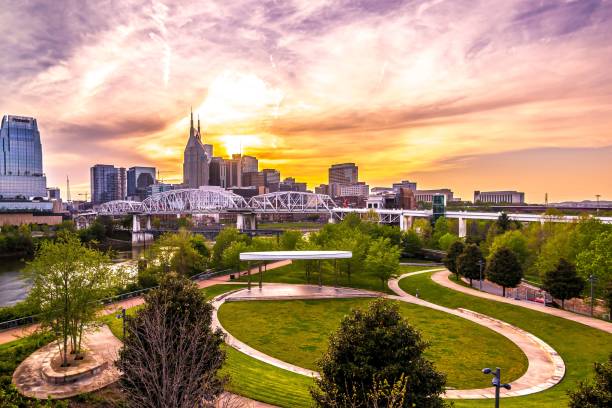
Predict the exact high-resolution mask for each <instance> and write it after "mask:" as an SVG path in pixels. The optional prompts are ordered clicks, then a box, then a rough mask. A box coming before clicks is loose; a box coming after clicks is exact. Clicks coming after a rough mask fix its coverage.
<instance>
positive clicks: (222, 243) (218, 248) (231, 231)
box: [211, 228, 249, 268]
mask: <svg viewBox="0 0 612 408" xmlns="http://www.w3.org/2000/svg"><path fill="white" fill-rule="evenodd" d="M234 241H241V242H244V243H247V244H248V242H249V237H248V236H246V235H245V234H241V233H240V232H239V231H238V230H237V229H236V228H224V229H222V230H221V232H220V233H219V235H217V239H216V240H215V245H214V246H213V250H212V259H211V263H212V265H213V267H215V268H221V267H222V265H221V262H222V260H221V258H222V256H223V251H225V249H226V248H227V247H229V246H230V245H231V244H232V242H234Z"/></svg>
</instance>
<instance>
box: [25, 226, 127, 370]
mask: <svg viewBox="0 0 612 408" xmlns="http://www.w3.org/2000/svg"><path fill="white" fill-rule="evenodd" d="M27 272H28V274H29V276H30V278H31V279H32V290H31V291H30V294H29V297H28V301H29V302H31V303H32V304H33V305H34V307H35V308H36V309H38V310H40V314H39V319H40V322H41V324H42V326H43V327H44V328H49V329H51V333H53V335H54V336H56V341H57V342H58V345H59V349H60V354H61V359H62V362H63V363H62V365H63V366H67V365H68V355H69V354H70V353H73V354H74V356H75V358H77V359H78V358H80V357H81V356H80V354H81V339H82V335H83V332H84V331H85V330H86V329H87V328H88V327H90V326H92V325H94V323H95V321H96V312H97V311H98V310H99V309H100V307H101V304H100V302H98V300H100V299H102V298H104V297H106V296H109V295H111V294H112V292H113V291H114V290H115V289H116V288H117V287H119V286H120V285H121V284H122V283H123V282H122V281H121V274H122V271H120V270H118V269H116V268H111V261H110V259H109V257H108V256H107V255H105V254H103V253H101V252H99V251H97V250H94V249H90V248H87V247H85V246H83V245H82V244H81V242H80V241H79V239H78V238H77V237H76V236H75V235H74V234H70V233H62V234H60V235H59V236H58V237H57V239H56V240H55V241H43V242H42V243H41V245H40V248H39V249H38V252H37V253H36V257H35V258H34V260H33V261H32V262H29V263H28V265H27Z"/></svg>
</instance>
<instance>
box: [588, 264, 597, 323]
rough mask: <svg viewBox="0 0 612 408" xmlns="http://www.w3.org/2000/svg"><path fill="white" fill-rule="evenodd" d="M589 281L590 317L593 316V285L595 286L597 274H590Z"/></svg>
mask: <svg viewBox="0 0 612 408" xmlns="http://www.w3.org/2000/svg"><path fill="white" fill-rule="evenodd" d="M589 282H590V283H591V317H593V306H594V305H595V294H594V290H593V287H594V286H595V282H597V276H595V275H593V274H590V275H589Z"/></svg>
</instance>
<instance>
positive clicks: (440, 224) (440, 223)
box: [431, 217, 450, 247]
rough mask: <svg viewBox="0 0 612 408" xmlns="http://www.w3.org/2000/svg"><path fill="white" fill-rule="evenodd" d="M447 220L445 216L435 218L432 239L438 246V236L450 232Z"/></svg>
mask: <svg viewBox="0 0 612 408" xmlns="http://www.w3.org/2000/svg"><path fill="white" fill-rule="evenodd" d="M448 224H449V223H448V220H447V219H446V217H440V218H438V219H437V220H436V224H435V225H434V229H433V236H432V239H431V240H432V241H433V244H434V246H436V247H439V246H440V238H441V237H443V236H444V235H446V234H448V233H450V226H449V225H448Z"/></svg>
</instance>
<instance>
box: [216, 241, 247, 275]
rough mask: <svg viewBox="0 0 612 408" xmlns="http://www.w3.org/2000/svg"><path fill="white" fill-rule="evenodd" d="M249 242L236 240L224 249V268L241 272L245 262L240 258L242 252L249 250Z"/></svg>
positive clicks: (222, 261)
mask: <svg viewBox="0 0 612 408" xmlns="http://www.w3.org/2000/svg"><path fill="white" fill-rule="evenodd" d="M248 250H249V248H248V246H247V244H245V243H244V242H242V241H234V242H232V244H231V245H230V246H229V247H228V248H227V249H226V250H225V251H223V256H222V258H221V266H222V267H223V268H224V269H233V270H234V271H235V272H236V273H240V270H241V269H242V268H241V267H242V264H243V262H242V261H241V260H240V253H242V252H248Z"/></svg>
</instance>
